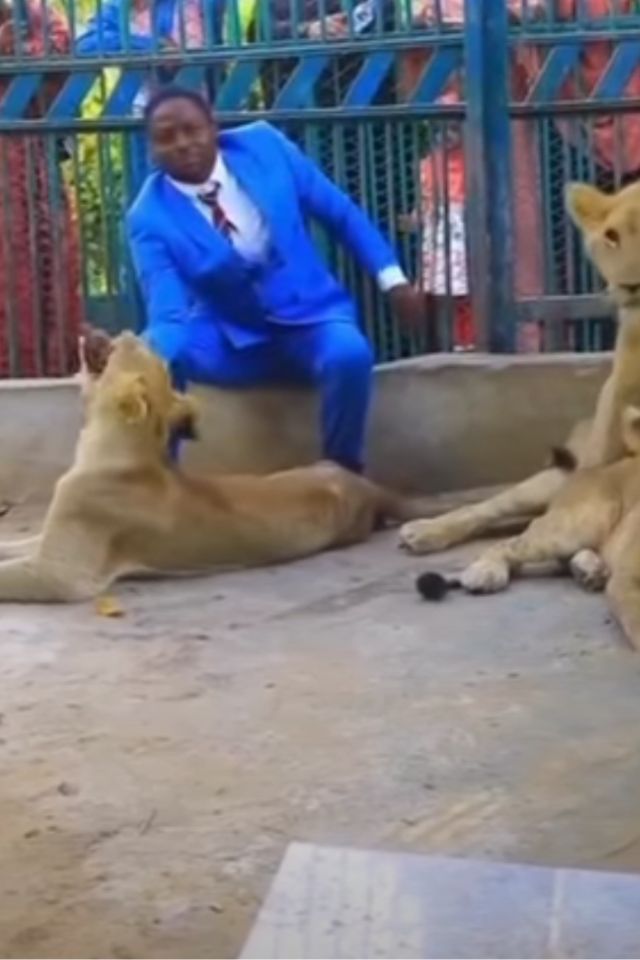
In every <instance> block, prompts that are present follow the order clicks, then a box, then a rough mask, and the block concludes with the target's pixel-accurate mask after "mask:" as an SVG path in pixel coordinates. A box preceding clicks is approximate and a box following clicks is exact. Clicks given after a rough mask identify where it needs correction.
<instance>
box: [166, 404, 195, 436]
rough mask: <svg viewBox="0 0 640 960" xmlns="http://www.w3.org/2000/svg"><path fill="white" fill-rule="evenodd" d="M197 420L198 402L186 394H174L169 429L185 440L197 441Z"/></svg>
mask: <svg viewBox="0 0 640 960" xmlns="http://www.w3.org/2000/svg"><path fill="white" fill-rule="evenodd" d="M199 419H200V405H199V403H198V401H197V400H196V399H195V398H194V397H192V396H191V395H190V394H188V393H174V395H173V403H172V406H171V412H170V414H169V423H170V426H171V428H172V429H173V430H178V431H179V432H180V435H181V436H182V437H183V438H184V439H185V440H197V439H198V420H199Z"/></svg>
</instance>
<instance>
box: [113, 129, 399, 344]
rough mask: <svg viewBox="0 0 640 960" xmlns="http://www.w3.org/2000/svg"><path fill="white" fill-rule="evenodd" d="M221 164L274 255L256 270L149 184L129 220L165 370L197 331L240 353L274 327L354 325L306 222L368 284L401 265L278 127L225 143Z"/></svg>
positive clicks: (182, 202)
mask: <svg viewBox="0 0 640 960" xmlns="http://www.w3.org/2000/svg"><path fill="white" fill-rule="evenodd" d="M220 148H221V150H222V154H223V156H224V161H225V164H226V165H227V167H228V169H229V170H230V172H231V173H232V174H233V175H234V176H235V177H236V178H237V180H238V182H239V183H240V185H241V186H242V188H243V189H244V190H245V192H246V193H247V195H248V196H249V197H250V198H251V200H252V201H253V202H254V203H255V205H256V206H257V207H258V209H259V210H260V212H261V213H262V215H263V217H264V219H265V221H266V223H267V225H268V227H269V231H270V234H271V251H270V254H269V256H268V258H267V260H266V262H265V263H264V264H263V265H260V266H259V267H256V266H254V265H250V264H248V263H247V262H246V261H245V260H244V259H243V258H242V257H240V256H239V255H238V254H237V253H236V252H235V250H234V249H233V247H232V246H231V244H230V243H229V242H228V241H227V240H226V239H225V237H224V236H223V235H222V234H221V233H220V232H219V231H217V230H215V229H214V228H213V227H212V226H210V225H209V224H208V223H207V222H206V220H205V218H204V217H203V216H202V215H201V214H200V213H199V212H198V210H197V209H195V207H194V205H193V204H192V203H191V201H190V200H189V199H188V198H187V197H185V196H184V195H183V194H182V193H180V191H179V190H176V188H175V187H174V186H173V185H172V183H171V181H170V180H169V179H168V178H167V177H166V176H165V175H164V174H162V173H153V174H152V175H151V176H150V177H149V178H148V180H147V181H146V183H145V184H144V186H143V188H142V190H141V191H140V194H139V195H138V197H137V199H136V200H135V202H134V204H133V206H132V207H131V209H130V211H129V214H128V217H127V227H128V233H129V242H130V247H131V252H132V255H133V260H134V264H135V267H136V272H137V275H138V279H139V282H140V284H141V287H142V292H143V296H144V300H145V303H146V308H147V323H148V326H147V331H146V336H147V338H148V340H149V341H150V342H151V344H152V345H153V347H154V348H155V349H156V350H157V351H158V352H159V353H160V354H161V355H162V356H163V357H164V358H165V359H166V360H167V361H169V362H171V361H172V360H173V359H175V358H176V357H177V355H178V354H179V353H180V352H181V351H182V349H183V348H184V347H185V346H186V345H187V344H188V342H189V331H190V329H191V328H192V325H194V324H201V323H216V324H219V326H220V327H221V329H222V331H223V332H224V334H225V335H226V336H227V337H228V339H229V341H230V342H231V343H232V344H233V345H234V346H236V347H243V346H249V345H251V344H254V343H259V342H262V341H264V340H266V339H268V337H269V328H270V325H271V324H272V323H278V324H291V325H295V324H304V323H309V322H310V321H313V322H321V321H323V320H329V319H334V320H335V319H345V320H351V321H352V322H355V310H354V306H353V303H352V302H351V300H350V298H349V296H348V295H347V293H346V292H345V290H344V289H343V288H342V287H341V286H340V284H339V283H338V282H337V280H336V279H335V278H334V277H333V276H332V274H331V273H330V272H329V270H328V269H327V266H326V264H325V263H324V261H323V259H322V258H321V257H320V255H319V253H318V251H317V250H316V248H315V246H314V244H313V242H312V240H311V237H310V236H309V233H308V230H307V227H306V224H305V218H306V216H311V217H313V218H316V219H318V220H320V221H321V222H322V223H324V224H325V225H326V226H327V227H328V228H329V229H330V230H331V231H332V233H333V235H334V236H335V238H336V239H337V240H339V241H341V242H342V243H344V244H345V245H346V246H347V247H348V248H349V249H350V250H351V252H352V253H354V254H355V256H356V257H357V259H358V260H359V261H360V263H361V264H362V266H363V267H364V268H365V269H366V270H367V271H368V272H369V273H370V274H372V275H377V274H378V273H379V272H380V271H381V270H383V269H384V268H385V267H388V266H392V265H395V264H396V263H397V260H396V257H395V256H394V254H393V252H392V250H391V248H390V247H389V246H388V244H387V243H386V242H385V240H384V239H383V238H382V236H381V235H380V233H379V232H378V230H377V229H376V228H375V227H374V226H373V224H372V223H371V222H370V221H369V219H368V218H367V217H366V216H365V214H364V213H363V212H362V211H361V210H360V209H359V208H358V207H357V206H356V205H355V204H354V203H353V202H352V201H351V200H350V199H349V198H348V197H347V196H346V195H345V194H344V193H342V191H341V190H339V189H338V188H337V187H336V186H335V185H334V184H333V183H331V181H330V180H328V179H327V178H326V177H325V176H324V174H323V173H321V171H320V170H319V169H318V167H317V166H316V165H315V164H314V163H313V162H312V161H311V160H309V159H308V158H307V157H306V156H305V155H304V154H303V153H301V152H300V151H299V150H298V149H297V147H296V146H294V144H293V143H291V141H289V140H287V138H286V137H284V136H283V135H282V134H281V133H279V132H278V131H277V130H276V129H275V128H274V127H272V126H270V125H269V124H267V123H264V122H259V123H253V124H250V125H248V126H245V127H241V128H238V129H235V130H229V131H227V132H223V133H221V134H220Z"/></svg>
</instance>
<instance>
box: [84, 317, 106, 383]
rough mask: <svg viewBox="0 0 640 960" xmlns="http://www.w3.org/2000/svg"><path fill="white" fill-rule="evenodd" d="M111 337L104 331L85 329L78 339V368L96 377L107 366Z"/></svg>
mask: <svg viewBox="0 0 640 960" xmlns="http://www.w3.org/2000/svg"><path fill="white" fill-rule="evenodd" d="M110 353H111V337H110V336H109V334H108V333H105V331H104V330H97V329H94V328H93V327H85V328H84V329H83V331H82V334H81V337H80V368H81V369H86V371H87V372H88V373H91V374H93V375H94V376H97V375H99V374H101V373H102V371H103V370H104V368H105V367H106V365H107V360H108V359H109V354H110Z"/></svg>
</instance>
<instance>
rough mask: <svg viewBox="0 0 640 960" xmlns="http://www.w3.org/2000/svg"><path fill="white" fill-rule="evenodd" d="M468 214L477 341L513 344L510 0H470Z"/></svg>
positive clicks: (496, 347) (501, 347)
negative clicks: (508, 0) (507, 8)
mask: <svg viewBox="0 0 640 960" xmlns="http://www.w3.org/2000/svg"><path fill="white" fill-rule="evenodd" d="M465 16H466V34H465V66H466V78H465V82H466V99H467V111H468V113H467V136H466V138H465V148H466V155H467V164H466V169H467V172H468V177H467V181H468V184H467V189H468V196H467V216H468V223H469V247H470V255H469V259H470V268H471V289H472V291H473V294H472V295H473V314H474V317H475V321H476V325H477V330H478V345H479V347H480V348H481V349H483V348H486V347H487V346H488V347H489V348H490V349H491V350H493V351H495V352H497V353H505V352H509V351H511V350H513V349H514V346H515V314H514V309H513V307H514V300H513V263H512V257H513V230H512V177H511V131H510V123H509V111H508V76H509V63H508V48H507V43H506V39H507V33H508V23H507V14H506V10H505V5H504V0H465Z"/></svg>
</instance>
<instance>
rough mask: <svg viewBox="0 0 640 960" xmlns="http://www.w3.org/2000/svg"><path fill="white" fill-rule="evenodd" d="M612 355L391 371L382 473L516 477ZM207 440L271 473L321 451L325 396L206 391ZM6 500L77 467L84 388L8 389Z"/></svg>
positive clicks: (583, 399)
mask: <svg viewBox="0 0 640 960" xmlns="http://www.w3.org/2000/svg"><path fill="white" fill-rule="evenodd" d="M610 360H611V358H610V356H609V355H606V354H580V355H575V354H569V355H567V354H553V355H547V356H529V355H527V356H518V357H497V356H485V355H465V356H458V355H448V354H445V355H442V354H439V355H435V356H429V357H420V358H417V359H412V360H407V361H402V362H399V363H394V364H390V365H386V366H382V367H380V368H379V370H378V371H377V376H376V396H375V402H374V409H373V415H372V419H371V428H370V442H369V463H370V469H371V472H372V474H373V475H374V476H376V477H377V478H378V479H381V480H383V481H384V482H386V483H389V484H390V485H393V486H396V487H398V488H399V489H407V490H410V489H414V490H424V491H426V492H439V491H443V490H455V489H463V488H468V487H480V486H484V485H489V484H496V483H502V482H507V481H510V480H516V479H519V478H521V477H523V476H525V475H526V474H527V473H528V472H530V471H531V470H534V469H536V468H537V467H538V466H539V465H540V464H541V463H542V462H543V461H544V459H545V456H546V454H547V451H548V448H549V445H550V444H552V443H557V442H559V441H561V440H562V439H563V438H564V437H565V436H566V434H567V433H568V431H569V429H570V427H571V426H572V424H573V423H575V422H576V421H577V420H579V419H580V418H581V417H585V416H589V415H590V414H591V412H592V411H593V409H594V406H595V400H596V396H597V393H598V390H599V389H600V387H601V385H602V382H603V380H604V378H605V376H606V374H607V372H608V370H609V367H610ZM198 394H199V396H200V397H201V398H202V400H203V407H204V413H203V423H202V431H201V432H202V439H201V441H200V443H197V444H189V454H188V458H187V462H188V463H189V464H190V465H192V466H193V467H194V468H198V469H205V468H206V469H216V470H219V471H222V472H235V471H253V472H267V471H270V470H275V469H282V468H285V467H288V466H293V465H295V464H299V463H304V462H310V461H312V460H314V459H315V458H316V457H317V455H318V447H317V441H316V416H317V410H316V401H315V398H314V397H313V396H312V395H311V394H310V393H307V392H304V391H287V390H255V391H254V390H252V391H242V392H240V391H237V392H236V391H228V390H217V389H208V390H199V391H198ZM0 410H1V412H2V415H1V417H0V450H1V451H2V455H1V457H0V497H7V498H20V499H22V498H24V497H28V496H34V495H38V494H42V493H43V492H45V491H46V490H48V489H49V488H50V486H51V484H52V482H54V481H55V479H56V478H57V477H58V476H59V475H60V473H62V472H63V471H64V470H65V469H66V467H67V465H68V464H69V462H70V460H71V456H72V453H73V448H74V445H75V442H76V438H77V433H78V429H79V425H80V403H79V397H78V388H77V386H76V384H75V383H74V382H73V381H69V380H62V381H51V380H44V381H43V380H31V381H4V382H1V383H0Z"/></svg>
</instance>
